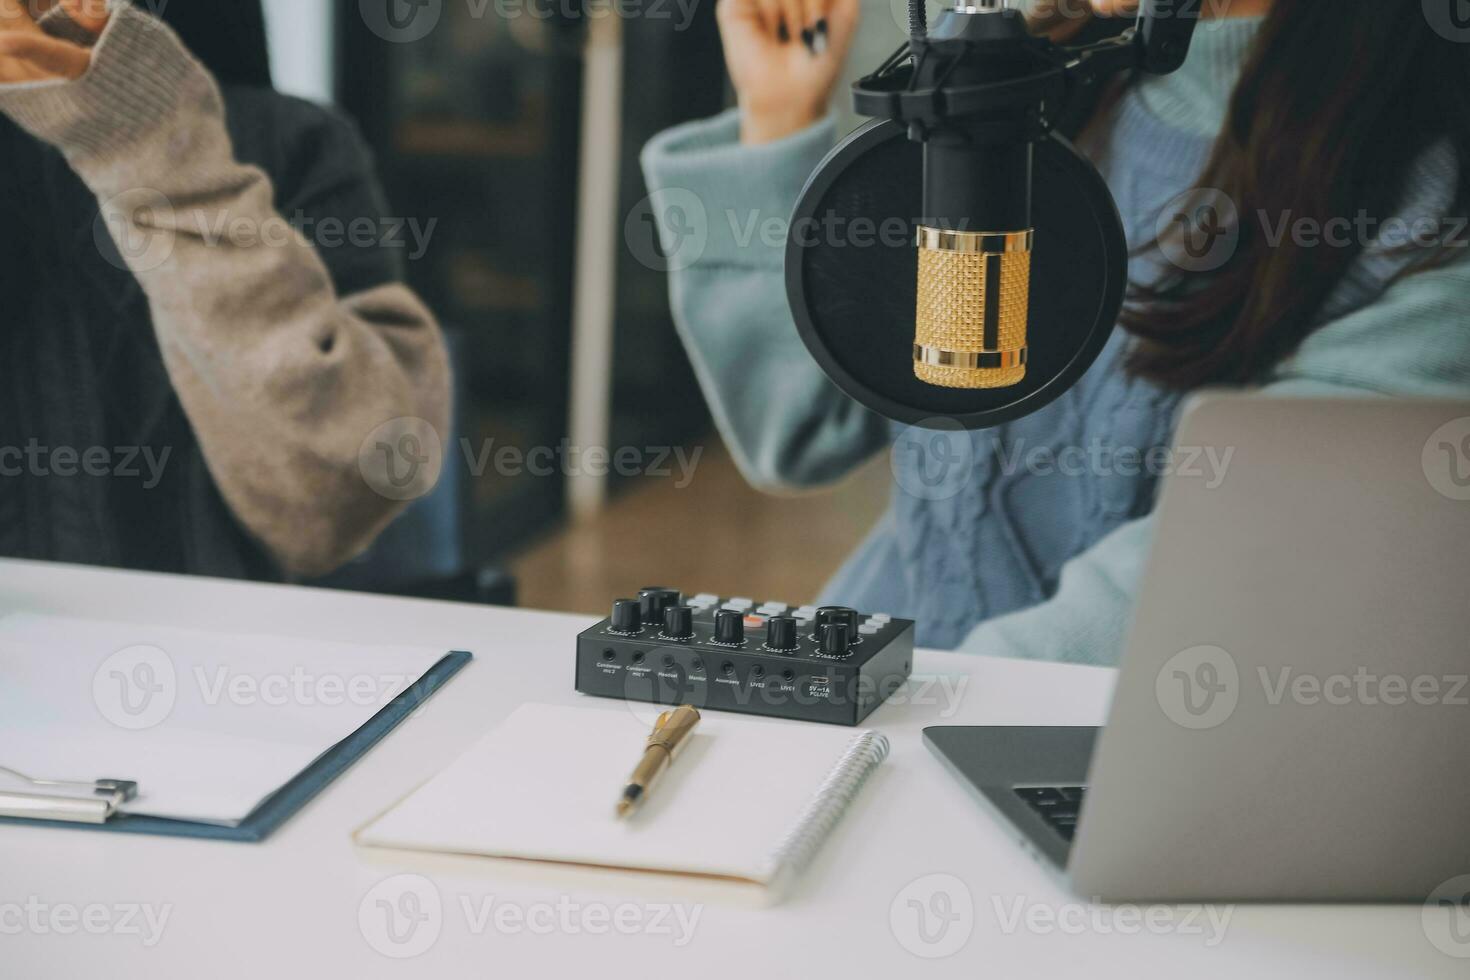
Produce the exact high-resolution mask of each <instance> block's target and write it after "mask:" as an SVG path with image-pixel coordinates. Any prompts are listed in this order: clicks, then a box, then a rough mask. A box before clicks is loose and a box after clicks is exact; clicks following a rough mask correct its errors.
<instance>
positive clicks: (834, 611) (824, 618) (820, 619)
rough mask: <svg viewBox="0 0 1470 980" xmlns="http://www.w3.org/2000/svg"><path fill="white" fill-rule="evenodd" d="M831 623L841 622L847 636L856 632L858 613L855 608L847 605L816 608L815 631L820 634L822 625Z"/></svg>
mask: <svg viewBox="0 0 1470 980" xmlns="http://www.w3.org/2000/svg"><path fill="white" fill-rule="evenodd" d="M831 623H841V624H842V625H844V626H846V627H847V634H848V636H852V635H853V634H855V633H857V628H858V613H857V610H856V609H849V608H848V607H847V606H821V607H819V608H818V609H817V624H816V632H817V635H818V636H821V635H822V627H823V626H827V625H829V624H831Z"/></svg>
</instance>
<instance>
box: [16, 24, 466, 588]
mask: <svg viewBox="0 0 1470 980" xmlns="http://www.w3.org/2000/svg"><path fill="white" fill-rule="evenodd" d="M222 2H223V0H171V4H170V5H171V6H172V5H181V6H183V7H188V6H189V5H193V6H194V7H198V6H199V5H200V4H201V3H203V4H210V3H221V4H222ZM164 9H165V10H166V9H167V8H164ZM196 12H197V11H196ZM221 13H222V11H221ZM257 16H258V15H257ZM167 19H168V18H167V15H166V14H165V17H164V20H167ZM6 119H8V120H9V121H10V123H11V124H13V125H7V124H6ZM6 130H8V131H9V132H8V134H7V132H6ZM0 160H3V161H4V162H3V164H0V174H3V176H0V222H3V223H4V225H8V227H5V230H4V232H3V234H4V236H5V238H6V239H7V244H6V245H5V246H3V247H0V276H4V278H5V280H6V282H5V285H4V289H3V292H0V295H3V296H5V297H8V298H7V299H6V300H4V301H0V303H3V305H0V374H4V375H6V377H3V378H0V387H4V388H5V389H6V391H5V392H4V393H0V556H11V557H30V558H41V559H53V560H67V561H81V562H89V563H99V564H114V565H122V566H127V567H138V568H152V569H161V570H169V571H181V572H193V573H203V574H218V575H230V576H241V577H256V578H301V577H308V576H316V575H321V574H324V573H327V572H329V571H331V570H333V569H335V568H337V567H339V566H341V565H342V564H343V563H345V562H346V561H348V560H349V559H350V558H352V557H354V556H355V555H357V554H358V553H360V552H362V551H363V550H365V549H366V548H367V546H368V545H369V544H370V543H371V542H372V541H373V539H374V538H375V537H376V536H377V534H378V533H379V532H380V531H381V530H382V529H383V528H384V527H385V526H386V525H387V524H388V523H389V522H390V521H391V520H392V519H393V517H394V516H395V515H396V514H397V513H398V511H399V510H400V508H401V507H402V506H404V501H406V500H409V499H412V498H414V497H417V496H421V495H422V494H423V493H424V492H426V490H427V489H428V487H429V486H430V485H432V483H433V481H434V480H435V479H437V475H438V468H439V467H438V459H437V458H430V457H431V455H432V454H431V453H430V452H429V450H430V449H431V448H432V444H433V443H434V442H435V441H436V440H438V439H439V438H440V437H443V436H447V429H448V425H449V411H450V402H451V393H450V375H449V367H448V359H447V356H446V353H445V349H444V343H443V338H442V336H441V334H440V331H439V328H438V326H437V324H436V323H435V320H434V317H433V315H432V314H431V313H430V312H429V310H428V309H426V308H425V306H424V304H423V303H422V302H420V300H419V299H418V298H417V297H416V296H415V295H414V293H413V292H412V291H410V290H409V289H408V288H407V287H406V286H404V285H403V284H402V282H401V281H399V280H400V279H401V268H399V267H398V265H397V263H396V261H394V260H392V257H385V256H382V255H380V254H378V252H379V251H380V250H373V249H357V250H354V249H352V248H328V247H327V246H325V245H324V244H322V243H313V242H312V241H311V240H309V237H308V234H307V232H306V230H305V228H306V227H310V225H309V224H308V223H309V222H311V221H313V220H315V221H318V222H319V221H321V220H323V219H327V218H332V219H337V220H339V222H340V223H341V226H344V227H350V223H351V222H352V221H353V220H357V219H362V218H364V217H366V218H368V219H370V220H372V221H374V222H380V221H382V220H383V218H382V204H381V197H380V195H379V194H378V192H377V186H376V181H375V178H374V176H373V174H372V171H371V166H370V164H369V163H368V162H367V155H366V152H365V150H364V149H363V147H362V146H361V143H360V141H359V140H358V138H357V136H356V134H355V132H354V131H352V130H351V128H350V127H348V126H347V125H346V124H344V123H343V122H341V121H340V120H339V119H337V118H336V117H335V116H333V115H331V114H330V113H329V111H328V110H325V109H322V108H320V107H316V106H310V105H308V104H307V103H303V102H298V101H296V100H289V99H286V98H284V97H282V96H279V95H277V94H276V93H274V92H269V91H265V90H262V89H260V88H259V87H255V88H250V87H241V86H224V87H223V88H222V86H221V85H220V84H218V83H217V81H216V79H215V77H214V76H213V75H212V74H211V72H210V71H209V70H208V69H207V68H206V67H205V66H204V65H203V64H202V63H201V62H200V61H199V60H198V59H197V58H196V57H194V56H193V54H191V52H190V51H189V50H188V49H187V48H186V47H185V45H184V43H183V42H182V41H181V40H180V38H179V36H178V35H177V34H176V33H175V32H174V31H173V30H171V29H170V27H169V26H168V25H167V24H166V23H165V22H164V21H163V20H160V19H157V18H156V17H154V16H152V15H150V14H149V13H148V12H146V11H145V10H144V9H143V8H142V7H139V6H134V5H133V4H131V3H129V2H125V0H112V2H110V3H104V2H102V0H0ZM247 160H248V161H249V162H247ZM63 164H64V165H63ZM272 171H274V172H272ZM273 176H277V177H280V180H279V181H273V180H272V177H273ZM73 184H78V185H84V188H85V192H86V194H83V193H82V186H76V187H74V188H73V187H72V185H73ZM72 190H75V191H76V194H75V195H74V196H76V197H85V198H86V200H85V202H84V203H79V204H77V205H76V207H75V208H72V203H73V202H72V201H71V199H70V198H69V197H68V195H69V194H70V193H71V191H72ZM7 195H8V196H9V203H8V204H7V203H6V199H7ZM52 200H55V201H57V202H60V203H56V204H54V205H53V206H43V203H44V202H47V201H52ZM72 211H75V214H72V213H71V212H72ZM288 214H289V215H293V216H295V220H293V221H292V222H288V221H287V219H286V215H288ZM17 215H18V216H19V217H16V216H17ZM72 217H75V218H77V219H78V220H77V222H76V224H78V225H80V226H81V227H82V228H83V229H89V228H90V229H93V230H97V231H96V232H95V234H93V235H90V236H89V235H86V234H83V235H81V236H80V238H78V236H76V235H74V234H72V232H74V231H75V230H76V229H75V226H72V227H67V222H68V221H70V220H71V218H72ZM89 218H91V219H94V220H92V221H88V219H89ZM302 218H305V219H306V222H303V221H302V220H301V219H302ZM7 219H10V220H7ZM27 222H29V223H27ZM17 224H19V227H17ZM98 229H105V232H103V231H100V230H98ZM109 238H110V239H111V241H110V242H109V241H108V239H109ZM94 239H95V240H94ZM79 240H80V241H83V242H84V244H83V245H81V246H77V245H76V242H77V241H79ZM17 256H18V257H17ZM114 267H115V268H114ZM135 294H136V295H135ZM134 321H138V322H137V323H136V324H135V323H134ZM165 379H166V383H165ZM6 381H9V382H11V383H9V384H8V385H7V384H5V382H6ZM6 397H9V402H8V403H7V402H6V401H5V400H4V399H5V398H6ZM22 447H24V448H25V450H26V451H25V452H19V451H18V450H20V449H21V448H22ZM140 447H141V450H142V451H143V453H144V455H145V457H146V458H152V459H153V460H155V461H156V460H158V459H160V458H161V459H164V460H168V461H170V463H169V465H167V466H166V467H161V468H160V469H161V472H160V473H157V474H153V476H154V477H155V479H153V480H152V481H151V483H150V481H149V480H148V479H146V476H147V474H144V476H145V479H143V480H141V481H138V480H133V479H130V474H128V473H125V472H123V468H122V466H121V465H119V461H120V460H121V459H122V458H123V456H124V453H123V450H124V449H131V450H133V451H134V453H135V455H136V454H137V453H138V451H139V449H140ZM400 450H401V451H402V453H404V454H407V458H406V459H405V458H402V457H401V456H400V455H399V452H400ZM149 452H151V453H152V455H151V457H147V453H149ZM87 460H90V462H91V463H92V464H93V466H94V467H95V468H94V469H88V468H87V465H86V461H87ZM420 464H422V465H420ZM109 465H110V466H111V469H109V468H108V466H109Z"/></svg>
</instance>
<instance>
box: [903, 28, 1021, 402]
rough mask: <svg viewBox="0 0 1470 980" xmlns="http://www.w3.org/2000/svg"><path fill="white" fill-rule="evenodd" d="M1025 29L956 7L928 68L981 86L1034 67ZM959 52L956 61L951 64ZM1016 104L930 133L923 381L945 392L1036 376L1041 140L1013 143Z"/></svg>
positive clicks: (917, 371)
mask: <svg viewBox="0 0 1470 980" xmlns="http://www.w3.org/2000/svg"><path fill="white" fill-rule="evenodd" d="M1028 39H1029V34H1028V33H1027V31H1026V28H1025V22H1024V20H1023V19H1022V18H1021V16H1020V15H1019V14H1018V13H1016V12H1014V11H1007V10H1005V9H1004V8H1001V7H989V6H979V7H969V8H965V9H964V10H953V11H948V12H946V13H945V14H944V15H942V16H941V17H940V18H939V20H938V21H937V22H936V23H935V25H934V30H933V31H932V32H930V33H929V34H928V35H927V36H926V38H925V43H929V44H934V45H935V46H936V47H937V48H938V49H939V50H940V53H941V57H938V58H933V59H928V60H927V61H926V62H925V63H921V65H920V67H919V69H918V73H919V76H920V80H921V83H922V82H923V81H924V78H923V76H924V75H925V74H926V73H928V72H932V73H933V74H934V75H935V76H936V77H935V79H934V83H935V84H936V86H949V87H959V86H979V85H986V84H989V83H995V82H1004V81H1006V80H1008V79H1013V78H1017V77H1021V76H1023V75H1025V74H1026V73H1027V71H1028V70H1031V69H1032V66H1033V63H1032V62H1031V61H1030V60H1029V59H1028V58H1027V57H1026V53H1025V51H1024V49H1023V46H1024V45H1025V44H1026V42H1027V40H1028ZM946 47H948V49H949V51H951V52H955V51H957V52H959V53H957V54H950V55H949V57H948V58H945V57H943V55H944V54H946V53H947V52H946V51H945V49H946ZM1018 111H1019V110H1017V109H1016V108H1015V107H1002V108H1000V109H998V110H996V111H995V112H989V113H975V114H971V115H965V116H959V117H951V118H945V119H944V120H943V121H942V122H939V123H938V124H937V125H933V126H930V127H928V128H927V129H926V130H925V132H924V134H923V145H924V188H923V214H922V216H921V217H920V220H919V226H918V231H917V245H918V251H919V256H918V268H919V282H918V302H917V306H916V309H915V330H914V349H913V356H914V375H915V376H916V377H917V378H918V379H919V380H921V381H924V382H927V383H929V384H932V385H938V386H941V387H945V388H1005V387H1010V386H1012V385H1015V384H1019V383H1020V382H1021V381H1022V380H1023V379H1024V378H1025V377H1026V362H1027V357H1028V354H1027V342H1026V327H1027V319H1028V311H1029V308H1030V303H1031V248H1032V244H1033V241H1034V237H1035V232H1034V230H1033V228H1032V223H1031V181H1032V156H1033V144H1032V143H1031V142H1030V141H1029V140H1027V139H1017V138H1014V136H1010V137H1005V136H1002V137H997V136H996V135H995V134H996V133H997V132H1002V133H1006V132H1008V130H1009V129H1010V128H1011V127H1014V128H1016V129H1020V128H1021V127H1022V126H1023V122H1022V121H1021V120H1018V119H1017V118H1016V117H1017V115H1018Z"/></svg>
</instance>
